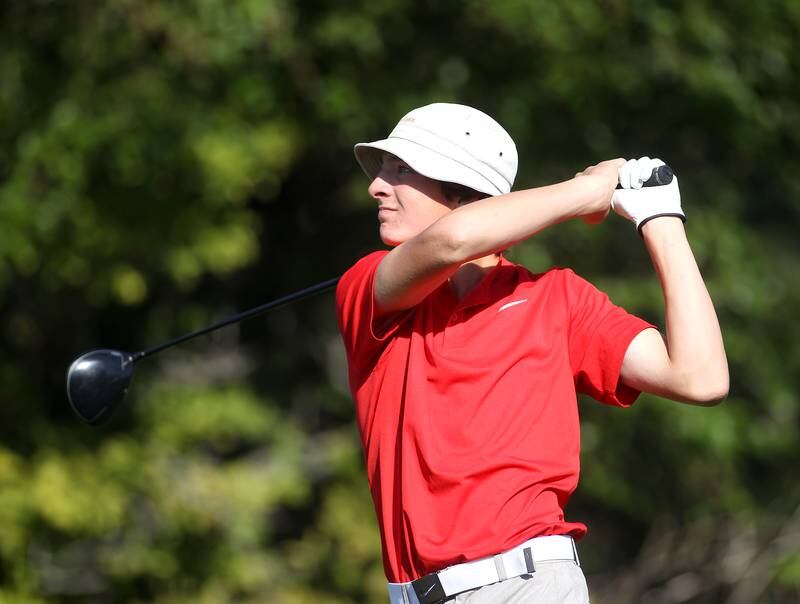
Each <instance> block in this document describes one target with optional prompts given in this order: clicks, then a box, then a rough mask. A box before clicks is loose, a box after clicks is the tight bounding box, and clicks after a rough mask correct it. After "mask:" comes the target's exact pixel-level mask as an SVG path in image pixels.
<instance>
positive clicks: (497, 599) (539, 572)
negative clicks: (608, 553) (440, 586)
mask: <svg viewBox="0 0 800 604" xmlns="http://www.w3.org/2000/svg"><path fill="white" fill-rule="evenodd" d="M449 602H454V604H589V590H588V589H587V588H586V579H585V578H584V576H583V571H582V570H581V567H580V566H578V565H577V564H575V563H574V562H567V561H561V560H558V561H552V562H540V563H538V564H537V565H536V572H535V573H533V574H532V575H522V576H521V577H514V578H513V579H506V580H505V581H501V582H500V583H493V584H492V585H486V586H485V587H479V588H478V589H473V590H471V591H465V592H464V593H461V594H459V595H457V596H456V597H455V599H454V600H449V601H448V604H449Z"/></svg>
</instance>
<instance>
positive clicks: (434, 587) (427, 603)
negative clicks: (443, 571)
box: [411, 573, 447, 604]
mask: <svg viewBox="0 0 800 604" xmlns="http://www.w3.org/2000/svg"><path fill="white" fill-rule="evenodd" d="M411 585H412V587H413V588H414V593H416V594H417V599H418V600H419V602H420V604H437V603H438V602H442V601H444V600H445V599H446V598H447V594H446V593H445V592H444V588H443V587H442V583H441V581H439V576H438V575H437V574H436V573H431V574H429V575H425V576H424V577H420V578H419V579H417V580H416V581H412V582H411Z"/></svg>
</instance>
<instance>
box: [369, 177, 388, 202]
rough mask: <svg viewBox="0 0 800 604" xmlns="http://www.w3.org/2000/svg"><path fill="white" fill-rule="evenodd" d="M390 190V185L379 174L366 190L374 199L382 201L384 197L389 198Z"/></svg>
mask: <svg viewBox="0 0 800 604" xmlns="http://www.w3.org/2000/svg"><path fill="white" fill-rule="evenodd" d="M391 189H392V187H391V185H390V184H389V183H388V182H386V181H385V180H384V179H383V177H382V176H381V175H380V174H378V175H377V176H376V177H375V178H373V179H372V182H371V183H370V184H369V189H367V190H368V191H369V194H370V195H372V197H374V198H375V199H383V198H385V197H389V195H390V194H391Z"/></svg>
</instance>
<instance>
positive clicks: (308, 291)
mask: <svg viewBox="0 0 800 604" xmlns="http://www.w3.org/2000/svg"><path fill="white" fill-rule="evenodd" d="M339 279H340V277H335V278H333V279H328V280H327V281H323V282H322V283H317V284H316V285H312V286H311V287H307V288H305V289H301V290H300V291H297V292H294V293H293V294H289V295H287V296H283V297H282V298H278V299H277V300H273V301H272V302H267V303H266V304H262V305H261V306H256V307H255V308H251V309H250V310H246V311H244V312H241V313H239V314H238V315H234V316H232V317H228V318H227V319H223V320H222V321H220V322H219V323H214V324H213V325H209V326H208V327H204V328H203V329H198V330H197V331H193V332H191V333H187V334H185V335H182V336H180V337H177V338H175V339H174V340H170V341H169V342H164V343H163V344H159V345H158V346H154V347H153V348H148V349H147V350H143V351H141V352H136V353H134V354H133V355H132V356H131V361H133V362H136V361H138V360H139V359H143V358H144V357H148V356H151V355H154V354H155V353H157V352H160V351H162V350H164V349H165V348H169V347H170V346H175V345H176V344H180V343H181V342H185V341H186V340H191V339H192V338H196V337H197V336H202V335H204V334H207V333H210V332H212V331H215V330H217V329H220V328H222V327H226V326H227V325H231V324H232V323H238V322H239V321H244V320H245V319H250V318H252V317H255V316H257V315H260V314H262V313H265V312H267V311H268V310H272V309H273V308H277V307H279V306H283V305H284V304H289V303H290V302H294V301H295V300H299V299H301V298H306V297H308V296H313V295H314V294H318V293H321V292H324V291H328V290H329V289H333V288H334V287H336V284H337V283H339Z"/></svg>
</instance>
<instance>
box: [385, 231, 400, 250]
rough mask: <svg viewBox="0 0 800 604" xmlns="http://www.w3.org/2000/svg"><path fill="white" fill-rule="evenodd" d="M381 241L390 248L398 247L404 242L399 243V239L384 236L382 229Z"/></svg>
mask: <svg viewBox="0 0 800 604" xmlns="http://www.w3.org/2000/svg"><path fill="white" fill-rule="evenodd" d="M380 235H381V241H383V244H384V245H388V246H389V247H397V246H398V245H400V244H401V243H403V242H402V241H399V240H398V239H397V237H392V236H391V235H388V234H384V233H383V229H381V234H380Z"/></svg>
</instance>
